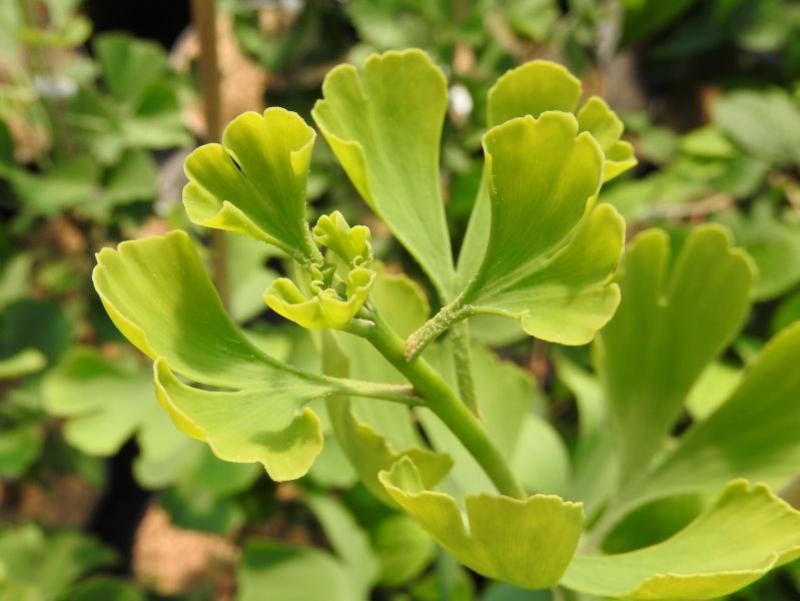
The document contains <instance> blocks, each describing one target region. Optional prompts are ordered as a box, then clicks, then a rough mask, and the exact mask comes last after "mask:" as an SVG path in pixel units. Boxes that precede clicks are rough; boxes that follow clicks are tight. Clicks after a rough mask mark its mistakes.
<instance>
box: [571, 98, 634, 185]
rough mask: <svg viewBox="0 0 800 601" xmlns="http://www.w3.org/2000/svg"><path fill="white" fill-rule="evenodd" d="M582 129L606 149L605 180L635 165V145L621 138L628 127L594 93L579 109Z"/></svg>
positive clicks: (604, 162)
mask: <svg viewBox="0 0 800 601" xmlns="http://www.w3.org/2000/svg"><path fill="white" fill-rule="evenodd" d="M578 127H579V128H580V131H588V132H589V133H590V134H592V136H594V138H595V140H597V141H598V142H599V143H600V146H601V147H602V149H603V156H604V157H605V158H604V161H603V182H607V181H610V180H612V179H614V178H615V177H617V176H618V175H620V174H621V173H624V172H625V171H627V170H628V169H631V168H633V167H634V166H636V158H635V157H634V156H633V146H632V145H631V143H630V142H625V141H623V140H620V137H621V136H622V132H623V130H624V129H625V126H624V125H623V124H622V121H621V120H620V118H619V117H617V115H616V114H615V113H614V111H612V110H611V108H609V106H608V104H607V103H606V101H605V100H603V99H602V98H600V97H599V96H592V97H591V98H589V100H587V101H586V104H584V105H583V106H582V107H581V110H580V111H578Z"/></svg>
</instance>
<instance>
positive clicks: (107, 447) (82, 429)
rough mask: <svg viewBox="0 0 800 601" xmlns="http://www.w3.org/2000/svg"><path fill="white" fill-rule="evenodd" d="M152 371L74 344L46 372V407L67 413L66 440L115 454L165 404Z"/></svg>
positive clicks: (93, 451)
mask: <svg viewBox="0 0 800 601" xmlns="http://www.w3.org/2000/svg"><path fill="white" fill-rule="evenodd" d="M151 382H152V376H151V375H150V374H149V373H147V371H140V370H134V369H125V368H124V367H123V366H121V365H118V364H115V363H112V362H110V361H107V360H105V359H103V357H101V356H100V354H99V353H97V352H96V351H94V350H93V349H91V348H89V347H79V348H77V349H74V350H73V351H72V352H71V353H70V354H69V355H68V356H67V357H66V359H65V360H64V361H62V362H61V363H60V364H59V365H58V366H57V367H56V368H55V369H54V370H53V371H51V372H50V373H48V374H47V376H46V377H45V380H44V382H43V385H42V397H43V401H44V406H45V408H46V409H47V411H48V412H50V413H51V414H53V415H57V416H60V417H66V418H68V420H67V422H66V424H65V426H64V437H65V438H66V439H67V441H68V442H69V443H70V444H71V445H73V446H75V447H77V448H79V449H80V450H81V451H83V452H84V453H87V454H90V455H112V454H114V453H116V452H117V451H118V450H119V449H120V448H121V447H122V445H123V444H124V443H125V442H126V441H127V440H128V439H129V438H130V437H131V436H132V435H133V434H134V433H135V432H137V431H139V430H141V429H142V428H144V427H146V425H147V424H148V422H150V421H152V420H153V419H154V418H155V419H157V416H158V414H160V413H161V409H160V408H159V406H158V403H156V400H155V396H154V395H153V389H152V383H151Z"/></svg>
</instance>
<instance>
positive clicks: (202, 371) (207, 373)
mask: <svg viewBox="0 0 800 601" xmlns="http://www.w3.org/2000/svg"><path fill="white" fill-rule="evenodd" d="M92 279H93V281H94V286H95V289H96V290H97V293H98V295H99V296H100V299H101V301H102V302H103V306H104V307H105V308H106V311H107V312H108V314H109V316H110V317H111V319H112V321H113V322H114V324H115V325H116V326H117V327H118V328H119V330H120V331H121V332H122V333H123V334H124V335H125V337H126V338H127V339H128V340H129V341H130V342H131V343H132V344H133V345H134V346H136V347H137V348H138V349H139V350H141V351H142V352H143V353H145V354H146V355H147V356H148V357H150V358H151V359H155V358H157V357H162V358H164V359H165V360H166V361H167V362H168V363H169V366H170V369H172V370H173V371H175V372H177V373H179V374H181V375H183V376H186V377H188V378H191V379H193V380H195V381H197V382H203V383H204V384H207V385H210V386H220V387H232V388H236V387H238V386H240V385H241V384H242V383H244V382H250V383H262V382H264V381H269V379H270V378H271V377H272V376H273V375H274V374H276V373H277V372H279V371H282V367H283V366H282V365H281V364H280V363H279V362H278V361H276V360H274V359H272V358H271V357H269V356H267V355H265V354H264V353H263V352H261V351H260V350H259V349H258V348H256V347H255V346H254V345H253V344H252V343H251V342H249V341H248V340H247V338H245V336H244V335H243V334H242V332H241V331H240V330H239V329H238V328H237V327H236V325H235V324H234V323H233V321H232V320H231V318H230V317H228V315H227V314H226V313H225V310H224V309H223V307H222V303H221V301H220V300H219V296H217V293H216V291H215V290H214V287H213V286H212V284H211V281H210V280H209V279H208V275H207V274H206V272H205V269H204V268H203V265H202V263H201V262H200V258H199V257H198V255H197V251H196V250H195V249H194V246H193V245H192V241H191V239H190V238H189V236H188V235H186V233H184V232H181V231H174V232H170V233H169V234H167V235H166V236H154V237H152V238H146V239H143V240H137V241H130V242H123V243H121V244H120V245H119V247H118V248H117V250H112V249H110V248H106V249H103V250H102V251H100V253H98V255H97V266H96V267H95V270H94V273H93V274H92Z"/></svg>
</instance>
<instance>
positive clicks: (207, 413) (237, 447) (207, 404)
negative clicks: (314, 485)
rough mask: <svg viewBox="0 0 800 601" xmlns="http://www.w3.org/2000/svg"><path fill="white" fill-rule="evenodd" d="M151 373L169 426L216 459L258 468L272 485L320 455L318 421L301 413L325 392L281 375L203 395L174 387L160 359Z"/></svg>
mask: <svg viewBox="0 0 800 601" xmlns="http://www.w3.org/2000/svg"><path fill="white" fill-rule="evenodd" d="M154 369H155V381H156V396H157V397H158V400H159V402H160V403H161V404H162V406H163V407H164V408H165V409H166V410H167V411H168V412H169V414H170V415H171V416H172V418H173V421H174V422H175V424H176V425H177V426H178V427H179V428H180V429H181V430H182V431H183V432H184V433H185V434H187V435H188V436H192V437H193V438H197V439H198V440H201V441H203V442H207V443H208V444H209V445H210V446H211V448H212V449H213V451H214V453H215V454H216V455H217V456H218V457H219V458H220V459H224V460H226V461H233V462H236V463H254V462H258V463H261V464H262V465H263V466H264V468H265V469H266V470H267V473H268V474H269V476H270V478H272V479H273V480H276V481H282V480H294V479H297V478H300V477H301V476H303V475H305V474H306V472H308V470H309V469H310V468H311V464H312V463H313V462H314V459H315V458H316V457H317V455H319V453H320V451H321V450H322V430H321V428H320V424H319V418H318V417H317V416H316V414H315V413H314V412H313V411H311V410H310V409H304V407H305V405H307V404H308V403H310V402H311V401H312V400H314V399H317V398H321V397H323V396H325V394H327V393H328V392H329V389H328V388H327V387H324V386H320V385H319V384H313V383H310V382H304V381H302V380H299V379H297V378H294V377H292V376H291V375H289V374H286V376H285V377H282V378H281V377H276V378H273V379H272V380H271V381H270V382H269V383H264V384H262V385H260V386H259V385H255V384H254V385H251V386H249V387H247V388H242V389H241V390H236V391H209V390H203V389H200V388H195V387H193V386H188V385H186V384H183V383H182V382H180V381H179V380H178V379H177V378H176V377H175V375H174V374H173V373H172V372H171V371H170V369H169V367H168V365H167V362H166V361H165V360H163V359H159V360H157V361H156V362H155V365H154Z"/></svg>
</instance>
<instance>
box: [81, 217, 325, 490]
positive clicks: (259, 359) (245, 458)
mask: <svg viewBox="0 0 800 601" xmlns="http://www.w3.org/2000/svg"><path fill="white" fill-rule="evenodd" d="M97 261H98V264H97V267H96V268H95V271H94V273H93V280H94V284H95V288H96V290H97V292H98V294H99V295H100V298H101V300H102V302H103V305H104V306H105V308H106V311H107V312H108V314H109V316H110V317H111V319H112V320H113V321H114V323H115V324H116V326H117V327H118V328H119V330H120V331H121V332H122V333H123V334H124V335H125V337H126V338H128V340H129V341H130V342H131V343H133V344H134V345H135V346H136V347H138V348H139V349H140V350H141V351H142V352H144V353H145V354H146V355H148V356H149V357H151V358H152V359H154V360H156V365H155V375H156V389H157V393H158V398H159V400H160V401H161V403H162V404H163V405H164V407H165V408H166V409H167V410H168V411H169V413H170V416H171V417H172V419H173V421H174V422H175V424H176V425H177V427H178V428H179V429H181V430H182V431H183V432H185V433H187V434H189V435H190V436H193V437H194V438H198V439H200V440H204V441H207V442H208V443H209V445H210V446H211V447H212V449H213V450H214V452H215V453H216V454H218V455H219V456H220V457H221V458H223V459H227V460H229V461H236V462H259V463H262V464H263V465H264V467H265V468H266V470H267V472H268V473H269V474H270V476H271V477H273V478H274V479H276V480H284V479H291V478H298V477H300V476H302V475H303V474H304V473H305V472H306V471H307V470H308V468H309V467H310V465H311V462H312V461H313V459H314V457H316V455H317V454H318V453H319V452H320V450H321V448H322V434H321V430H320V427H319V423H318V420H317V418H316V416H315V415H314V414H313V413H312V412H311V411H310V410H308V409H304V405H305V403H307V402H308V401H310V400H312V399H313V398H317V397H321V396H324V395H325V394H326V393H328V392H330V391H331V389H332V386H331V385H328V384H321V383H320V379H319V378H315V377H313V376H311V375H310V374H304V373H302V372H299V371H297V370H294V369H291V368H289V367H287V366H286V365H284V364H282V363H280V362H279V361H276V360H275V359H273V358H271V357H269V356H268V355H265V354H264V353H263V352H262V351H260V350H259V349H258V348H256V347H255V346H253V344H252V343H250V342H249V340H248V339H247V338H246V337H245V336H244V335H243V334H242V332H241V331H240V330H239V329H238V328H237V327H236V325H235V324H234V323H233V321H232V320H231V318H230V317H229V316H228V315H227V314H226V313H225V311H224V309H223V307H222V303H221V302H220V300H219V297H218V296H217V294H216V291H215V290H214V288H213V286H212V285H211V282H210V281H209V279H208V276H207V275H206V272H205V270H204V269H203V265H202V263H201V261H200V258H199V256H198V254H197V251H196V250H195V248H194V246H193V244H192V242H191V240H190V239H189V237H188V236H187V235H186V234H185V233H183V232H179V231H176V232H171V233H169V234H167V235H166V236H163V237H152V238H147V239H144V240H138V241H132V242H123V243H122V244H120V245H119V247H118V249H117V250H112V249H103V250H102V251H101V252H100V253H99V254H98V257H97ZM173 372H174V373H177V374H180V375H181V376H183V377H185V378H188V379H190V380H192V381H194V382H197V383H199V384H200V385H201V386H202V389H201V388H195V387H192V386H189V385H186V384H183V383H182V382H180V381H179V380H177V378H176V377H175V375H174V373H173ZM209 387H214V388H218V389H219V388H221V389H224V390H217V391H213V390H208V388H209Z"/></svg>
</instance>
